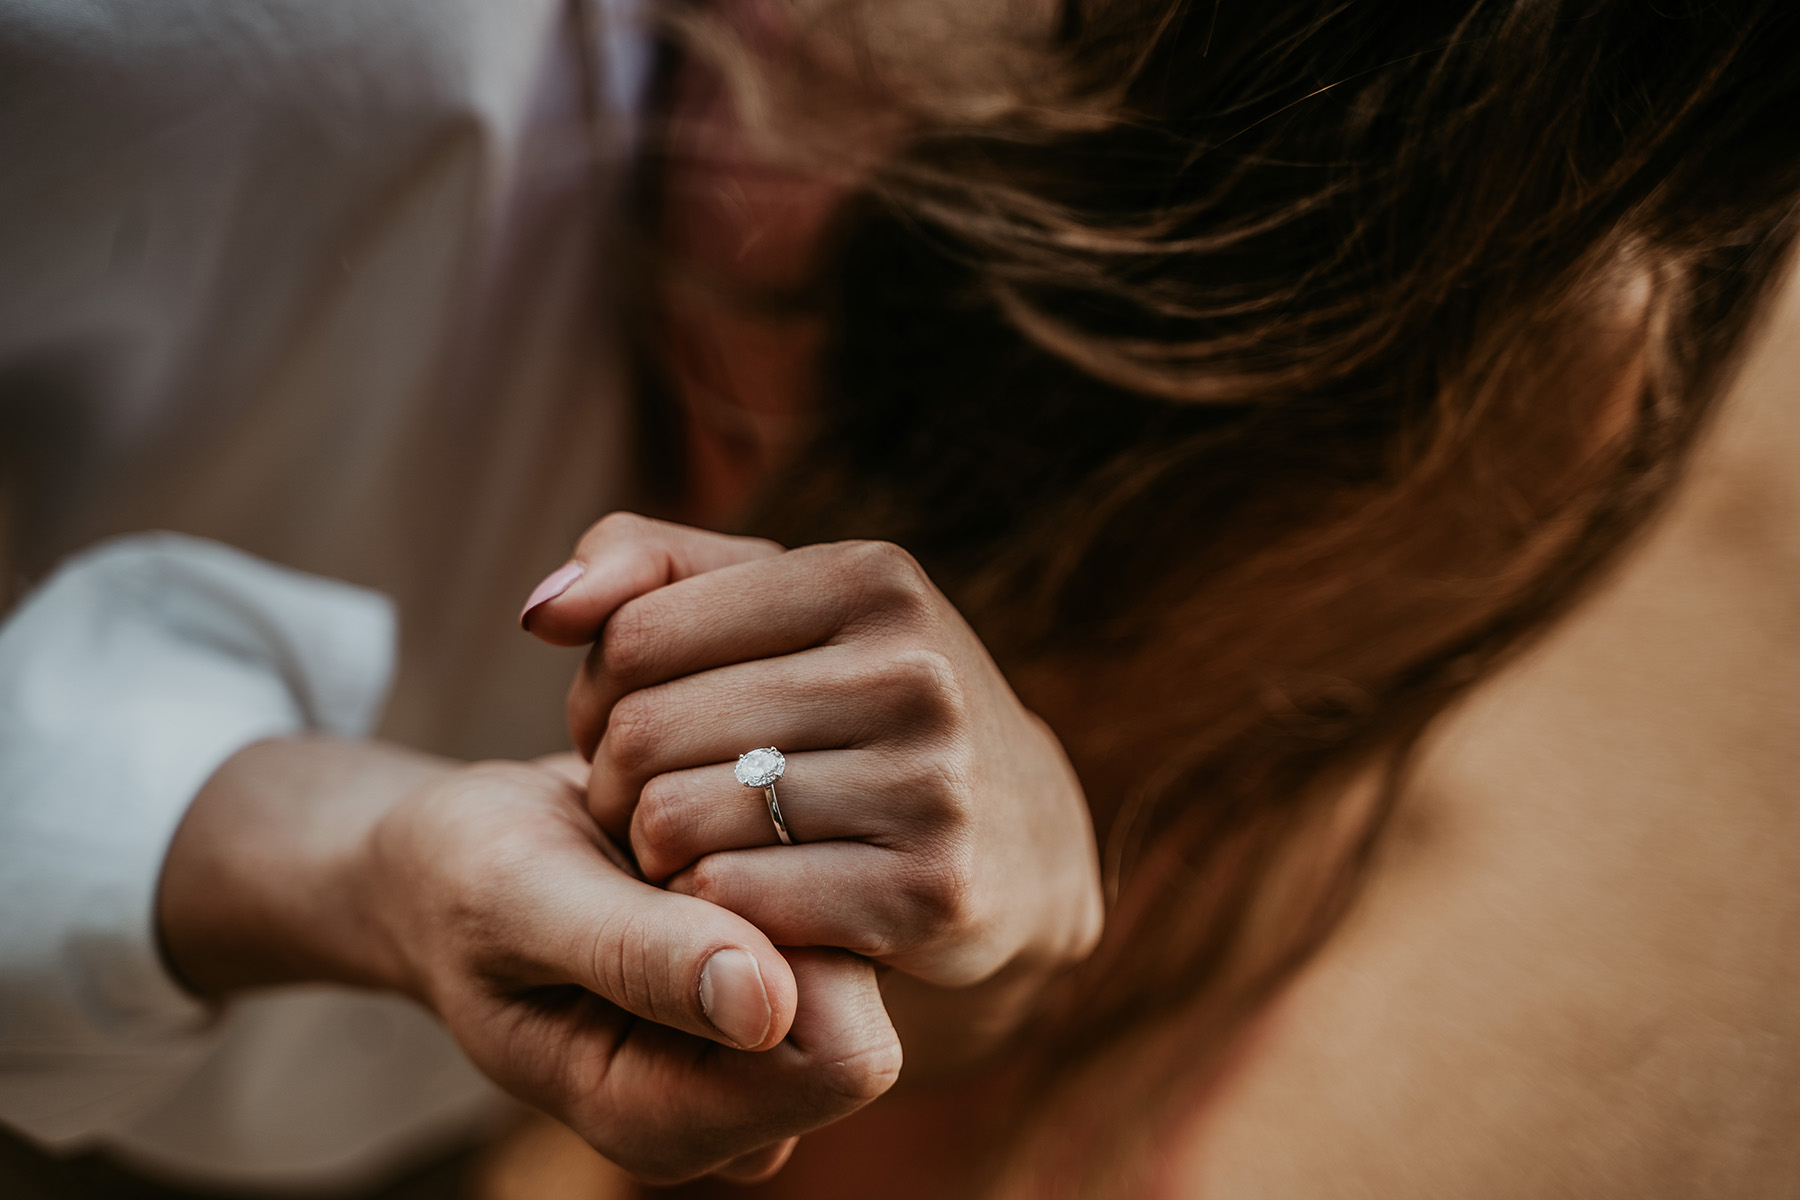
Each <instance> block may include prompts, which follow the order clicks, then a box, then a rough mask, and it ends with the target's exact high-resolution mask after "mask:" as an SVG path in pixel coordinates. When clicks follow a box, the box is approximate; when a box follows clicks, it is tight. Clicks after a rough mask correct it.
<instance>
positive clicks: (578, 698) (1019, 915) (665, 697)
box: [528, 514, 1102, 1080]
mask: <svg viewBox="0 0 1800 1200" xmlns="http://www.w3.org/2000/svg"><path fill="white" fill-rule="evenodd" d="M734 560H735V561H734ZM575 561H576V562H578V563H580V564H581V565H582V567H583V571H582V575H581V577H580V579H579V580H578V581H577V582H576V583H574V584H572V585H571V586H570V587H569V588H568V589H567V590H566V591H564V592H563V593H562V594H560V595H559V596H557V597H555V598H554V599H551V600H549V601H546V602H545V603H544V604H542V605H541V606H540V607H539V608H538V609H536V610H534V611H533V612H532V613H530V614H528V624H529V628H530V629H531V630H532V631H533V632H534V633H537V634H538V635H539V636H542V637H545V638H546V639H547V640H550V641H553V642H556V643H559V644H571V643H573V644H580V643H582V642H587V641H592V642H593V643H594V648H593V650H592V652H591V653H590V654H589V656H588V660H587V664H586V666H585V668H584V670H583V671H582V673H581V675H580V676H579V677H578V678H577V680H576V682H575V685H574V687H573V688H572V689H571V691H570V697H569V711H570V725H571V732H572V734H573V736H574V739H575V743H576V745H577V746H578V747H579V748H580V749H581V750H582V751H583V753H585V754H589V755H591V757H592V763H593V767H592V773H591V776H590V778H589V783H588V805H589V808H590V811H592V813H593V814H594V817H595V819H596V820H597V821H598V822H599V823H600V825H601V827H602V828H604V829H605V830H606V831H607V832H608V833H610V834H612V835H613V836H614V837H615V838H617V839H618V840H619V842H620V843H621V844H622V845H626V846H629V847H630V849H631V851H632V854H633V856H634V858H635V860H636V862H637V864H638V866H639V868H640V869H641V870H642V871H643V873H644V876H645V878H647V879H648V880H650V881H651V882H653V883H658V884H661V885H663V886H665V887H667V888H669V889H670V890H671V891H675V892H679V893H682V894H684V895H691V896H697V897H700V898H703V899H706V900H710V901H712V902H714V903H716V904H719V905H721V906H722V907H724V908H727V909H730V910H731V911H733V912H735V913H738V914H739V915H741V916H743V917H745V918H746V919H747V920H749V921H750V922H752V923H753V924H754V925H755V926H756V927H757V928H758V929H760V930H762V931H763V932H764V933H766V934H767V935H768V936H769V937H770V938H771V939H773V940H774V941H776V942H777V943H779V944H781V945H790V946H840V947H845V948H848V949H850V950H853V951H855V952H857V953H859V954H862V955H865V956H867V957H869V958H872V959H874V960H875V961H877V962H880V963H883V964H885V965H888V966H892V967H894V968H896V969H897V970H898V971H899V972H900V973H901V974H900V976H899V977H898V978H896V979H892V980H890V981H888V983H887V984H886V986H885V987H884V995H885V996H886V998H887V1000H888V1003H889V1006H890V1009H891V1010H892V1011H894V1012H895V1014H896V1017H897V1020H898V1023H899V1025H900V1028H901V1031H902V1034H903V1036H904V1037H905V1039H906V1044H907V1046H908V1050H909V1055H910V1056H911V1057H912V1061H913V1065H912V1066H911V1067H910V1068H909V1070H910V1073H911V1075H912V1077H913V1078H914V1079H915V1080H916V1079H920V1078H931V1077H935V1076H939V1075H941V1074H944V1073H947V1072H951V1071H955V1070H959V1069H961V1068H962V1067H964V1066H965V1065H967V1063H968V1062H970V1061H972V1060H973V1059H975V1058H978V1057H979V1056H980V1055H981V1054H983V1053H985V1052H986V1051H988V1050H989V1049H991V1048H992V1047H993V1045H994V1044H995V1043H996V1042H998V1041H999V1040H1000V1039H1002V1038H1004V1036H1005V1035H1006V1034H1008V1033H1010V1032H1011V1031H1012V1029H1013V1028H1015V1027H1016V1026H1017V1024H1018V1022H1019V1021H1020V1020H1022V1019H1023V1018H1024V1017H1025V1016H1026V1015H1028V1013H1029V1011H1030V1007H1031V1004H1032V1002H1033V1001H1034V1000H1035V999H1036V997H1037V995H1038V993H1039V992H1040V991H1041V989H1042V988H1043V986H1044V985H1045V984H1046V983H1047V982H1048V981H1049V980H1050V979H1052V978H1054V976H1055V975H1056V973H1057V972H1059V971H1060V970H1062V969H1063V968H1065V967H1067V966H1068V965H1070V964H1072V963H1075V962H1078V961H1080V960H1081V959H1082V958H1084V957H1085V956H1086V955H1087V954H1088V953H1089V952H1090V951H1091V950H1092V949H1093V946H1094V943H1095V942H1096V941H1097V940H1098V937H1099V933H1100V927H1101V920H1102V896H1101V885H1100V870H1099V858H1098V851H1097V848H1096V846H1095V841H1094V832H1093V824H1092V819H1091V817H1090V815H1089V813H1088V809H1087V804H1086V800H1085V798H1084V797H1083V794H1082V791H1081V787H1080V784H1079V782H1078V781H1077V780H1076V778H1075V774H1074V771H1073V769H1072V768H1071V767H1070V766H1069V763H1068V760H1067V758H1066V756H1065V755H1064V754H1063V752H1062V747H1061V745H1060V744H1059V743H1058V742H1057V740H1056V738H1055V736H1054V735H1053V734H1052V733H1051V732H1050V731H1049V728H1048V727H1047V726H1046V725H1045V724H1044V723H1043V722H1042V721H1040V720H1039V719H1038V718H1037V717H1036V716H1034V715H1033V714H1031V713H1030V712H1029V711H1027V710H1026V709H1025V708H1024V706H1023V705H1022V704H1021V703H1020V702H1019V700H1018V698H1017V697H1016V696H1015V695H1013V693H1012V690H1011V688H1010V687H1009V686H1008V685H1007V683H1006V680H1005V678H1004V677H1003V676H1002V675H1001V673H1000V671H999V668H998V667H996V666H995V664H994V662H993V660H992V659H991V658H990V657H989V656H988V654H987V652H986V650H985V649H984V648H983V647H982V646H981V644H980V642H979V640H978V639H977V638H976V637H975V635H974V632H973V631H972V630H970V629H969V627H968V625H967V624H966V623H965V622H964V621H963V620H962V618H961V617H960V616H959V615H958V614H957V612H956V611H955V609H954V608H952V607H951V605H950V603H949V602H948V601H947V600H946V599H945V598H944V596H943V595H942V593H940V592H939V591H938V590H937V589H936V588H935V587H933V586H932V584H931V582H930V580H929V579H927V578H926V576H925V574H924V572H923V571H921V570H920V569H919V566H918V564H917V563H915V562H914V561H913V560H912V558H911V557H910V556H909V555H907V554H906V553H905V552H904V551H902V550H900V549H899V548H898V547H896V546H893V545H891V544H887V543H878V542H853V543H842V544H837V545H827V546H812V547H806V548H803V549H800V550H795V551H791V552H786V553H783V552H780V551H779V549H778V548H776V547H774V546H772V545H771V544H770V543H767V542H762V541H756V540H752V539H743V538H730V537H724V536H721V535H717V534H710V533H705V532H703V531H699V530H691V529H685V528H683V527H680V526H674V525H667V524H664V523H661V522H655V521H647V520H644V519H642V518H638V517H634V516H631V515H629V514H616V515H614V516H612V517H609V518H607V519H606V520H605V521H602V522H600V523H599V524H598V525H596V526H595V527H594V528H593V530H591V531H590V532H589V534H588V535H587V536H586V537H585V538H584V539H583V541H582V544H581V546H580V548H579V550H578V552H577V556H576V560H575ZM622 597H623V598H624V599H623V600H622V599H621V598H622ZM769 744H774V745H777V746H779V747H781V749H782V750H783V752H784V753H785V754H786V755H787V757H788V770H787V774H786V776H785V777H784V778H783V779H782V781H781V783H780V784H779V785H778V787H777V791H778V793H779V794H780V796H781V803H782V811H783V814H784V816H785V817H786V820H787V822H788V825H789V828H790V829H791V830H792V831H793V833H794V835H795V838H796V840H797V841H799V842H800V843H802V844H800V845H796V846H782V845H780V844H779V843H778V841H777V838H776V835H775V830H774V826H773V823H772V822H771V821H770V820H769V817H768V815H767V813H766V811H765V809H764V805H763V803H762V798H761V795H760V793H756V792H749V791H746V790H745V789H744V788H743V787H742V786H741V785H739V784H738V783H737V781H736V780H735V778H734V777H733V775H732V764H733V761H734V760H735V758H736V756H737V755H738V754H739V753H741V752H742V751H744V750H748V749H751V748H752V747H755V746H759V745H769ZM915 1051H916V1052H915Z"/></svg>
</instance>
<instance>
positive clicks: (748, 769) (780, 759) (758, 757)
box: [732, 746, 787, 787]
mask: <svg viewBox="0 0 1800 1200" xmlns="http://www.w3.org/2000/svg"><path fill="white" fill-rule="evenodd" d="M786 770H787V756H786V755H784V754H782V752H781V751H779V750H777V749H776V748H775V747H773V746H765V747H763V748H762V749H761V750H747V751H745V752H744V753H742V754H740V755H738V760H737V766H736V767H734V768H732V771H733V773H734V774H735V775H736V776H737V781H738V782H739V783H741V784H743V785H744V786H745V787H768V786H769V785H770V784H771V783H774V782H775V781H776V780H777V779H780V778H781V776H782V773H783V772H784V771H786Z"/></svg>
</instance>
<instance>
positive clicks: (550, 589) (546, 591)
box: [519, 562, 582, 628]
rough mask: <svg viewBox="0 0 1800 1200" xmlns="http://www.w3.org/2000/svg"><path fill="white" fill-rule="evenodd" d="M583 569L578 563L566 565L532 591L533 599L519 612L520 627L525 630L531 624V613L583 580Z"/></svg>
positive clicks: (557, 569) (552, 573) (553, 572)
mask: <svg viewBox="0 0 1800 1200" xmlns="http://www.w3.org/2000/svg"><path fill="white" fill-rule="evenodd" d="M581 571H582V567H581V564H580V563H578V562H572V563H564V564H563V565H562V566H560V567H558V568H556V570H554V571H552V572H550V574H549V576H548V577H547V578H545V580H544V582H542V583H540V584H538V585H537V587H536V588H534V589H532V592H531V598H530V599H529V600H527V601H525V607H524V608H522V609H520V610H519V626H520V628H525V627H527V626H529V625H530V623H531V612H532V610H533V609H535V608H536V607H537V606H538V605H540V604H548V603H549V602H550V601H552V600H554V599H556V598H557V597H558V596H560V595H562V594H563V593H564V592H566V591H568V590H569V585H570V584H571V583H574V582H575V581H576V580H577V579H580V578H581Z"/></svg>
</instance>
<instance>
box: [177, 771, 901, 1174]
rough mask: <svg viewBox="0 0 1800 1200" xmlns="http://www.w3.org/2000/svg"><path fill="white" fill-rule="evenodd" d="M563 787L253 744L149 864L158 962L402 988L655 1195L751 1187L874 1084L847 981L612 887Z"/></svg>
mask: <svg viewBox="0 0 1800 1200" xmlns="http://www.w3.org/2000/svg"><path fill="white" fill-rule="evenodd" d="M569 762H570V763H571V764H572V763H573V759H572V758H571V759H570V760H569ZM576 765H578V764H576ZM570 775H571V770H570V768H569V767H567V766H565V767H563V768H562V769H555V768H554V767H553V766H552V765H548V764H546V765H532V764H523V763H490V764H481V765H476V766H468V767H452V766H451V765H449V764H444V763H441V762H438V761H437V760H432V759H426V758H423V757H422V756H418V755H413V754H410V753H407V752H403V751H398V750H395V749H393V748H389V747H383V746H379V745H376V744H372V743H343V742H331V741H326V740H322V739H303V740H298V741H276V742H267V743H261V744H259V745H255V746H251V747H249V748H247V749H246V750H244V751H242V752H240V753H239V754H238V755H237V756H235V757H234V758H233V759H232V760H231V761H230V762H229V763H227V764H226V766H225V767H224V768H222V769H221V770H220V771H219V772H218V773H217V774H215V776H214V777H213V779H212V780H211V781H210V782H209V783H208V784H207V786H206V787H205V788H204V789H203V790H202V792H201V794H200V796H199V797H198V798H197V799H196V801H195V803H194V805H193V807H192V808H191V809H190V811H189V813H188V816H187V818H186V820H185V821H184V822H183V824H182V826H181V829H180V830H179V831H178V833H177V835H176V838H175V842H174V845H173V846H172V847H171V850H170V853H169V856H168V859H167V861H166V864H165V869H164V875H163V882H162V888H161V895H160V903H159V911H160V918H161V926H162V932H163V936H164V941H165V944H166V946H167V949H168V953H169V957H170V960H171V963H172V965H173V966H174V967H175V969H176V970H177V971H178V972H179V973H180V974H182V975H183V977H184V978H186V979H187V981H188V982H189V983H190V984H191V985H192V986H193V987H195V989H196V990H198V991H200V992H202V993H203V994H208V995H220V994H223V993H225V992H228V991H232V990H235V989H237V988H241V987H246V986H252V985H256V984H266V983H277V982H285V981H294V980H330V981H339V982H347V983H354V984H362V985H367V986H380V987H387V988H392V989H394V990H398V991H401V992H404V993H407V994H409V995H411V996H413V997H415V998H416V999H418V1000H420V1001H421V1002H423V1003H425V1004H427V1005H428V1006H430V1007H431V1008H432V1009H433V1010H434V1011H436V1012H437V1013H438V1014H439V1015H440V1016H441V1017H442V1018H443V1020H444V1022H445V1024H446V1025H448V1026H449V1028H450V1030H451V1032H452V1033H453V1034H454V1035H455V1036H456V1038H457V1040H458V1041H459V1042H460V1043H461V1044H462V1046H463V1048H464V1049H465V1051H466V1052H467V1053H468V1054H469V1057H470V1058H471V1059H472V1060H473V1061H474V1062H475V1064H476V1065H477V1066H478V1067H480V1068H481V1069H482V1070H483V1071H484V1072H485V1073H486V1074H487V1075H489V1076H490V1077H491V1078H492V1079H494V1080H495V1082H497V1083H498V1084H500V1086H502V1087H503V1088H505V1089H506V1090H507V1091H509V1092H511V1093H513V1094H514V1095H516V1096H518V1097H520V1098H521V1099H524V1100H526V1101H528V1102H530V1103H532V1104H534V1105H537V1106H539V1107H541V1108H543V1109H544V1110H545V1111H547V1112H549V1113H551V1114H552V1115H553V1116H556V1117H557V1118H559V1119H560V1120H562V1121H564V1122H566V1123H567V1124H568V1125H570V1126H571V1127H572V1128H573V1129H575V1130H576V1132H578V1133H580V1134H581V1135H582V1136H583V1137H585V1138H587V1140H588V1141H590V1142H591V1143H592V1144H593V1145H594V1146H595V1147H597V1148H598V1149H599V1150H601V1152H602V1153H604V1154H606V1155H607V1157H609V1158H611V1159H612V1160H613V1161H615V1162H617V1163H619V1164H620V1165H621V1166H624V1167H625V1168H626V1169H627V1170H630V1171H632V1172H633V1173H634V1174H637V1175H639V1176H640V1177H642V1178H645V1179H648V1180H653V1181H663V1182H667V1181H674V1180H679V1179H683V1178H689V1177H692V1176H695V1175H699V1174H703V1173H705V1172H707V1171H714V1170H717V1171H721V1172H722V1173H725V1174H729V1175H731V1176H733V1177H737V1178H756V1177H760V1176H762V1175H766V1174H768V1173H769V1172H771V1171H773V1170H774V1169H775V1168H776V1167H778V1166H779V1165H780V1163H781V1161H782V1160H783V1159H785V1157H786V1154H787V1151H788V1149H789V1147H790V1146H791V1139H792V1138H793V1137H794V1136H795V1135H797V1134H800V1133H803V1132H805V1131H807V1130H809V1129H813V1128H816V1127H818V1126H820V1125H823V1124H826V1123H829V1122H830V1121H833V1120H836V1119H837V1118H839V1117H841V1116H844V1115H846V1114H848V1113H850V1112H852V1111H854V1110H855V1109H857V1108H859V1107H861V1106H862V1105H863V1104H865V1103H867V1102H868V1101H869V1100H872V1099H874V1098H875V1097H876V1096H877V1095H879V1094H880V1093H881V1092H882V1091H884V1090H885V1089H886V1088H887V1086H888V1085H889V1084H890V1083H891V1082H892V1081H893V1079H894V1077H895V1076H896V1074H897V1073H898V1069H899V1049H898V1043H897V1042H896V1040H895V1037H894V1032H893V1029H892V1027H891V1026H890V1025H889V1023H888V1020H887V1017H886V1014H885V1012H884V1011H883V1008H882V1005H881V1000H880V997H879V995H878V993H877V991H876V988H875V981H874V978H873V972H872V971H871V969H870V967H869V966H868V964H866V963H861V962H858V961H857V960H856V959H854V958H852V957H850V956H848V955H843V954H832V953H829V952H820V951H799V952H792V953H790V954H789V955H788V956H787V957H786V958H784V956H783V955H782V954H781V953H780V952H777V951H776V950H775V948H774V947H773V946H772V945H771V944H770V943H769V941H768V939H767V938H765V937H764V936H763V935H762V934H761V933H760V932H758V931H757V930H756V929H755V928H754V927H752V926H751V925H749V924H748V923H746V922H745V921H744V920H743V919H742V918H739V917H736V916H733V915H732V914H731V913H729V912H726V911H724V910H723V909H720V908H717V907H715V906H713V905H711V904H708V903H706V902H704V901H702V900H699V899H696V898H693V897H689V896H681V895H674V894H671V893H668V892H665V891H662V890H660V889H657V888H653V887H651V886H649V885H647V884H645V883H643V882H642V881H641V880H639V879H637V878H635V877H633V876H632V875H630V874H628V873H627V872H626V871H625V870H623V869H621V867H620V866H618V865H616V864H615V862H614V861H613V858H614V857H615V856H617V853H618V852H617V851H616V850H615V849H613V848H612V847H611V845H610V844H609V843H608V842H607V839H606V837H605V835H604V834H602V833H601V832H600V830H599V829H598V828H596V826H595V824H594V822H593V819H592V818H591V817H590V816H589V815H588V813H587V811H586V809H585V806H584V804H583V802H582V795H581V791H580V788H579V786H578V785H577V784H576V783H575V782H573V781H572V779H571V778H570ZM639 1018H643V1019H639ZM721 1043H722V1044H721Z"/></svg>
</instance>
